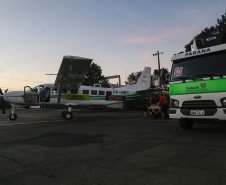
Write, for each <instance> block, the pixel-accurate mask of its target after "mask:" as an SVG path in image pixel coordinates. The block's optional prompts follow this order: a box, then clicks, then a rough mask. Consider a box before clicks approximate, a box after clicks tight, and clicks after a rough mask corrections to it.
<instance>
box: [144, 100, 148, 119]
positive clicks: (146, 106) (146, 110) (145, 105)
mask: <svg viewBox="0 0 226 185" xmlns="http://www.w3.org/2000/svg"><path fill="white" fill-rule="evenodd" d="M148 107H149V100H148V97H147V96H146V97H145V98H144V117H145V118H147V114H148Z"/></svg>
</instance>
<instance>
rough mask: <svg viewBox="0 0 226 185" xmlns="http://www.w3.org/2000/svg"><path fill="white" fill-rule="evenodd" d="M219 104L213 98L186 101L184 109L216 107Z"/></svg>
mask: <svg viewBox="0 0 226 185" xmlns="http://www.w3.org/2000/svg"><path fill="white" fill-rule="evenodd" d="M216 108H217V105H216V103H215V102H214V101H213V100H199V101H185V102H184V103H183V105H182V109H216Z"/></svg>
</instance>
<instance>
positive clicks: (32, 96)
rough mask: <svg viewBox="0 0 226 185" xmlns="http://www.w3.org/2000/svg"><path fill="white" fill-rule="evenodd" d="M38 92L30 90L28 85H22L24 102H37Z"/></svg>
mask: <svg viewBox="0 0 226 185" xmlns="http://www.w3.org/2000/svg"><path fill="white" fill-rule="evenodd" d="M37 100H38V94H37V92H34V91H32V89H31V87H30V86H25V87H24V102H25V103H37Z"/></svg>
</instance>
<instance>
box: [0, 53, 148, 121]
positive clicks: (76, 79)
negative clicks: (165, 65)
mask: <svg viewBox="0 0 226 185" xmlns="http://www.w3.org/2000/svg"><path fill="white" fill-rule="evenodd" d="M91 63H92V59H88V58H82V57H77V56H64V57H63V60H62V63H61V66H60V68H59V72H58V74H57V76H56V80H55V83H54V84H40V85H38V86H36V87H34V88H31V87H30V86H25V87H24V90H23V91H11V92H7V90H6V91H5V92H4V93H3V92H2V91H1V95H0V97H3V98H4V100H5V101H6V102H8V103H10V104H11V107H12V108H11V110H12V112H11V114H10V115H9V119H10V120H16V119H17V115H16V113H15V109H16V108H19V107H22V108H23V107H29V106H36V105H43V104H64V105H66V107H67V108H66V110H65V111H63V112H62V117H64V118H65V119H66V120H70V119H72V118H73V114H72V106H74V105H109V104H115V103H119V102H123V101H125V100H131V99H134V98H136V97H137V96H139V94H138V93H139V92H142V91H145V90H148V89H150V84H151V68H150V67H145V68H144V70H143V72H142V74H141V76H140V78H139V79H138V81H137V83H136V84H133V85H129V86H123V87H118V88H104V87H101V86H100V84H98V85H99V86H94V87H91V86H83V85H81V84H82V82H83V80H84V78H85V75H86V74H87V72H88V69H89V66H90V64H91Z"/></svg>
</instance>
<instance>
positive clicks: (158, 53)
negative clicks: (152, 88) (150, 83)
mask: <svg viewBox="0 0 226 185" xmlns="http://www.w3.org/2000/svg"><path fill="white" fill-rule="evenodd" d="M160 54H163V52H161V53H160V52H159V51H157V53H154V54H153V56H156V55H157V56H158V66H159V86H160V87H161V78H160V59H159V55H160Z"/></svg>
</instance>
